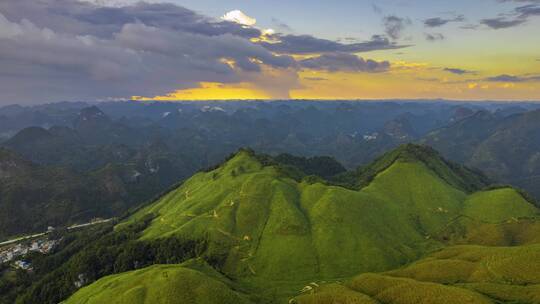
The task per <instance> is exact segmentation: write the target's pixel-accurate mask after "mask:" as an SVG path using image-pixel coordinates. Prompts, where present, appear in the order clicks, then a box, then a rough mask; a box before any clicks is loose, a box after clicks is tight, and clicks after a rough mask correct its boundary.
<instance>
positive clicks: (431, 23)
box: [424, 15, 465, 27]
mask: <svg viewBox="0 0 540 304" xmlns="http://www.w3.org/2000/svg"><path fill="white" fill-rule="evenodd" d="M463 21H465V17H464V16H463V15H459V16H456V17H455V18H450V19H445V18H440V17H435V18H429V19H426V20H424V25H425V26H426V27H440V26H443V25H446V24H448V23H450V22H463Z"/></svg>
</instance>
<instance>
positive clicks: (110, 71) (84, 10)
mask: <svg viewBox="0 0 540 304" xmlns="http://www.w3.org/2000/svg"><path fill="white" fill-rule="evenodd" d="M258 33H259V31H258V30H256V29H249V28H244V27H241V26H239V25H237V24H234V23H230V22H223V21H216V22H214V21H212V20H210V19H208V18H206V17H204V16H201V15H198V14H197V13H194V12H192V11H190V10H187V9H185V8H181V7H178V6H175V5H171V4H145V3H139V4H135V5H131V6H127V7H111V8H109V7H99V6H96V5H92V4H89V3H81V2H77V1H66V0H42V1H30V0H20V1H7V2H1V3H0V90H1V91H2V97H3V100H5V101H6V102H18V101H21V102H23V101H36V102H43V101H54V100H59V99H102V98H108V97H126V96H127V97H129V96H132V95H146V96H148V95H158V94H165V93H168V92H171V91H173V90H176V89H181V88H186V87H194V86H196V85H197V83H198V82H202V81H210V82H222V83H230V82H241V81H247V80H249V79H250V76H249V74H246V73H244V72H253V73H258V72H260V70H261V64H265V65H268V66H271V67H274V68H278V69H280V68H284V69H285V68H293V69H295V68H296V66H297V63H296V62H295V61H294V59H293V58H292V57H289V56H277V55H275V54H273V53H272V52H270V51H269V50H267V49H265V48H264V47H263V46H261V45H257V44H254V43H252V42H250V41H249V39H247V38H249V37H252V36H258ZM223 59H227V60H231V61H234V62H235V67H236V68H232V67H231V66H229V64H227V63H225V62H224V61H223ZM45 93H46V94H45ZM43 98H45V100H44V99H43Z"/></svg>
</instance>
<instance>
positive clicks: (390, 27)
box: [383, 16, 412, 40]
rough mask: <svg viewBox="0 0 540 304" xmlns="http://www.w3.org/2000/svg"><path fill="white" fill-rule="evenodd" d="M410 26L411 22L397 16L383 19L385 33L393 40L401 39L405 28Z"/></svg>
mask: <svg viewBox="0 0 540 304" xmlns="http://www.w3.org/2000/svg"><path fill="white" fill-rule="evenodd" d="M411 24H412V22H411V20H410V19H408V18H402V17H398V16H386V17H384V18H383V25H384V29H385V32H386V34H387V35H388V37H390V38H392V39H393V40H397V39H399V38H401V35H402V33H403V31H404V30H405V28H406V27H407V26H409V25H411Z"/></svg>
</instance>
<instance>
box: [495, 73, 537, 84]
mask: <svg viewBox="0 0 540 304" xmlns="http://www.w3.org/2000/svg"><path fill="white" fill-rule="evenodd" d="M484 80H485V81H489V82H527V81H540V75H532V76H531V75H527V76H516V75H508V74H502V75H498V76H494V77H488V78H486V79H484Z"/></svg>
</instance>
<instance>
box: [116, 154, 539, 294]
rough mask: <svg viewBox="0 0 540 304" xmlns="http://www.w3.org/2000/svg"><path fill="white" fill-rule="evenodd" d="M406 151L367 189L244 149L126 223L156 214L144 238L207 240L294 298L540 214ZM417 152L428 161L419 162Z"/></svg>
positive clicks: (224, 257)
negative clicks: (302, 288)
mask: <svg viewBox="0 0 540 304" xmlns="http://www.w3.org/2000/svg"><path fill="white" fill-rule="evenodd" d="M416 149H419V150H418V151H420V152H418V151H416ZM399 151H401V152H400V153H398V154H395V155H394V154H390V157H388V159H393V162H390V163H385V164H384V165H383V164H379V165H380V166H379V169H378V170H377V171H378V173H377V174H376V175H375V176H374V177H373V178H372V180H371V182H370V183H369V185H368V186H366V187H364V188H362V189H361V190H352V189H347V188H343V187H338V186H331V185H328V184H327V183H324V182H313V180H312V179H309V178H305V179H304V180H298V179H297V178H296V179H293V178H291V177H290V175H288V174H286V173H284V171H283V170H281V169H280V168H279V167H277V166H264V165H263V164H261V162H260V161H259V160H258V158H257V157H255V156H254V155H253V154H252V153H250V152H247V151H241V152H239V153H238V154H237V155H236V156H234V157H233V158H232V159H230V160H229V161H228V162H226V163H225V164H223V165H222V166H220V167H219V168H217V169H215V170H213V171H210V172H203V173H199V174H197V175H195V176H194V177H192V178H191V179H189V180H188V181H186V182H185V183H184V184H183V185H182V186H180V187H179V188H178V189H176V190H174V191H172V192H170V193H169V194H167V195H166V196H164V197H163V198H161V199H160V200H158V201H157V202H155V203H154V204H152V205H149V206H147V207H146V208H143V209H141V210H139V211H138V212H137V213H136V214H134V215H133V216H132V217H131V218H130V219H128V221H127V223H129V222H133V221H137V220H138V219H141V218H143V217H144V216H146V215H148V214H153V215H154V216H155V218H154V219H153V221H152V222H151V224H150V225H149V226H148V228H147V229H146V230H145V231H144V232H143V234H142V237H141V238H142V239H156V238H166V237H169V236H181V237H183V238H187V239H195V240H201V239H206V240H208V241H209V243H210V249H209V250H208V252H207V253H206V254H207V255H208V256H210V257H211V258H212V259H213V260H217V261H218V262H219V263H218V264H219V265H218V266H219V268H220V270H221V271H223V272H224V273H225V274H227V275H228V276H230V277H231V278H235V279H239V280H242V281H244V282H249V283H250V284H255V285H256V286H264V285H268V284H275V285H283V286H287V287H286V289H287V288H288V289H289V290H295V289H296V288H298V286H299V285H301V284H304V283H305V282H310V280H329V279H338V278H345V277H350V276H353V275H354V274H356V273H363V272H379V271H386V270H389V269H393V268H395V267H399V266H401V265H404V264H407V263H410V262H412V261H414V260H417V259H418V258H420V257H421V256H423V255H424V254H425V253H427V252H429V251H431V250H433V249H436V248H440V247H442V246H444V245H445V244H447V243H448V242H449V241H453V240H462V241H463V240H464V239H467V238H468V237H470V235H471V234H472V230H473V229H472V228H473V225H472V224H470V223H478V222H480V223H483V222H486V221H488V220H489V221H491V220H492V221H496V222H497V223H493V225H499V224H501V223H498V222H499V221H500V222H506V221H510V220H513V219H515V220H517V221H519V220H518V219H520V218H529V217H534V216H536V214H537V212H538V211H537V209H535V208H534V207H533V206H532V205H531V204H530V203H528V202H527V201H526V200H525V199H523V197H522V196H521V195H519V194H517V192H515V190H512V189H499V190H492V191H486V192H482V193H476V194H473V195H469V194H468V192H469V190H470V189H473V188H478V187H479V186H481V185H482V183H483V182H482V181H477V182H474V179H473V177H474V174H473V173H472V172H470V171H467V170H465V169H463V168H461V169H455V167H454V166H452V165H450V164H447V163H446V162H445V161H443V160H441V159H440V158H436V155H435V156H433V154H432V151H431V150H429V149H427V150H422V148H421V147H417V146H412V148H411V146H406V147H405V148H401V150H398V152H399ZM415 151H416V152H418V153H419V154H420V155H421V156H419V157H414V155H416V154H418V153H416V152H415ZM413 152H414V153H413ZM415 153H416V154H415ZM433 157H435V158H433ZM384 161H385V162H386V161H387V160H386V159H385V160H384ZM464 219H467V223H465V222H464ZM528 227H529V226H526V227H525V226H524V227H523V230H527V229H528ZM510 232H512V231H511V230H505V231H504V233H507V234H508V233H510ZM501 233H502V232H501ZM520 233H521V232H520ZM511 237H512V238H513V236H511ZM471 238H472V237H471ZM514 241H515V240H514ZM284 292H285V291H284Z"/></svg>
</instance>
